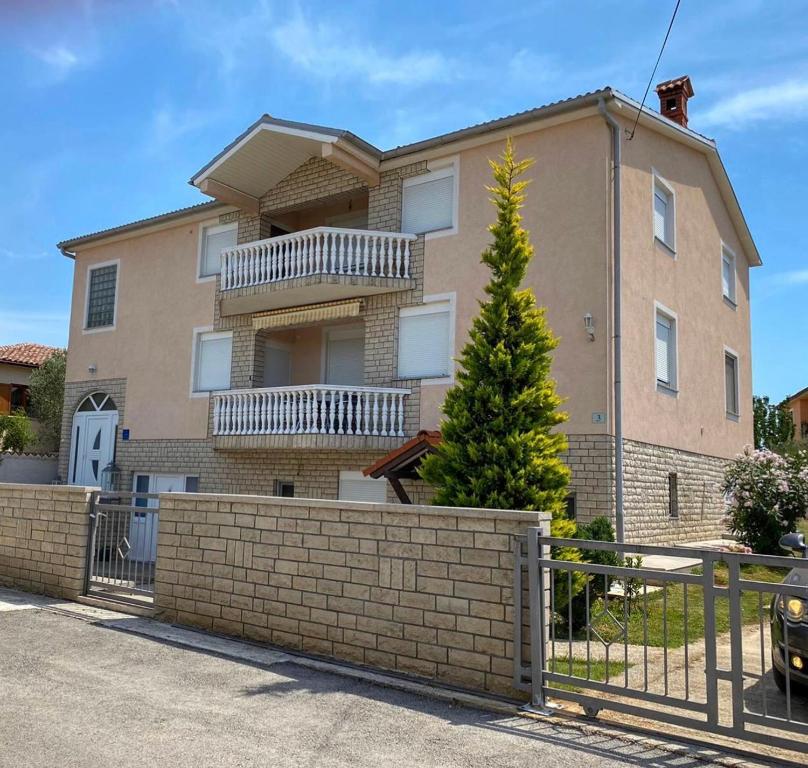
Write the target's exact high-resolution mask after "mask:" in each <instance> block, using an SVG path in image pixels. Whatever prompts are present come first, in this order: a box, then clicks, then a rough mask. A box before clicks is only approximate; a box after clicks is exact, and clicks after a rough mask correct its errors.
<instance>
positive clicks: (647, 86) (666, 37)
mask: <svg viewBox="0 0 808 768" xmlns="http://www.w3.org/2000/svg"><path fill="white" fill-rule="evenodd" d="M681 2H682V0H676V7H675V8H674V9H673V15H672V16H671V23H670V24H668V31H667V32H666V33H665V39H664V40H663V41H662V47H661V48H660V49H659V56H657V60H656V64H654V71H653V72H652V73H651V77H649V78H648V85H646V86H645V93H644V94H643V97H642V102H641V103H640V111H639V112H637V119H636V120H635V121H634V126H633V127H632V129H631V134H630V135H629V137H628V141H631V140H632V139H633V138H634V132H635V131H636V130H637V123H639V122H640V115H641V114H642V109H643V107H644V106H645V100H646V99H647V98H648V91H649V90H651V83H653V82H654V76H655V75H656V71H657V67H658V66H659V62H660V60H661V59H662V53H663V52H664V51H665V46H666V45H667V43H668V37H670V34H671V30H672V29H673V22H674V20H675V19H676V14H677V13H678V11H679V3H681Z"/></svg>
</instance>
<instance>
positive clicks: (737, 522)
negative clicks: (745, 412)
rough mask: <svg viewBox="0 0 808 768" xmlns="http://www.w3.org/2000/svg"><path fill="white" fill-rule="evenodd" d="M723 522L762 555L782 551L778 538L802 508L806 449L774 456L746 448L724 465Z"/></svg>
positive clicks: (806, 493) (806, 497)
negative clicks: (724, 506)
mask: <svg viewBox="0 0 808 768" xmlns="http://www.w3.org/2000/svg"><path fill="white" fill-rule="evenodd" d="M724 492H725V493H726V494H727V503H728V510H727V527H728V529H729V530H730V531H731V532H732V533H733V534H734V535H735V537H736V538H737V539H738V541H739V542H740V543H741V544H745V545H747V546H748V547H751V549H752V551H753V552H755V553H757V554H762V555H778V554H782V552H781V550H780V547H779V546H778V542H779V541H780V537H781V536H783V535H784V534H786V533H791V532H793V531H794V530H796V527H797V522H798V521H799V520H801V519H803V518H804V517H805V516H806V514H808V451H806V450H796V451H793V452H791V453H790V454H789V455H786V456H780V455H779V454H777V453H774V452H772V451H769V450H767V449H765V448H764V449H762V450H759V451H758V450H755V451H752V450H750V449H749V448H747V449H746V450H745V451H744V453H743V454H741V455H740V456H737V457H736V458H735V459H733V461H732V462H731V463H730V464H729V465H728V466H727V469H726V471H725V473H724Z"/></svg>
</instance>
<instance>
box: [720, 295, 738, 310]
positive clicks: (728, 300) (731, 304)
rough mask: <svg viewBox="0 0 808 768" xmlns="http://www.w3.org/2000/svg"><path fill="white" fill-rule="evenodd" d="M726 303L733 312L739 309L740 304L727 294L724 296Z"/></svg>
mask: <svg viewBox="0 0 808 768" xmlns="http://www.w3.org/2000/svg"><path fill="white" fill-rule="evenodd" d="M722 298H723V299H724V304H726V305H727V306H728V307H729V308H730V309H731V310H732V311H733V312H734V311H735V310H737V309H738V305H737V304H736V303H735V302H734V301H733V300H732V299H731V298H730V297H729V296H727V295H726V294H724V295H723V296H722Z"/></svg>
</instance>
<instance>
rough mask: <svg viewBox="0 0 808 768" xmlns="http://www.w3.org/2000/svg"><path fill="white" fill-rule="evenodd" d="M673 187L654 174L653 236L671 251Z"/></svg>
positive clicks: (672, 239)
mask: <svg viewBox="0 0 808 768" xmlns="http://www.w3.org/2000/svg"><path fill="white" fill-rule="evenodd" d="M674 222H675V199H674V194H673V189H672V188H671V187H670V186H669V185H668V184H667V183H666V182H665V181H663V180H662V179H661V178H660V177H659V176H657V175H656V174H654V237H655V238H656V239H657V240H658V241H659V242H661V243H663V244H664V245H666V246H667V247H668V248H669V249H670V250H671V251H674V250H675V249H676V242H675V240H676V237H675V231H674Z"/></svg>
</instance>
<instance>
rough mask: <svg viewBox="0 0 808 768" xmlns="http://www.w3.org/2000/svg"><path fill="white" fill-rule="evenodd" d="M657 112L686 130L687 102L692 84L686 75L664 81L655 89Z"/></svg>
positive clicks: (690, 94) (691, 91)
mask: <svg viewBox="0 0 808 768" xmlns="http://www.w3.org/2000/svg"><path fill="white" fill-rule="evenodd" d="M655 90H656V92H657V95H658V96H659V111H660V112H661V113H662V114H663V115H664V116H665V117H667V118H668V120H673V122H674V123H678V124H679V125H681V126H683V127H684V128H687V100H688V99H689V98H690V97H691V96H692V95H693V83H691V82H690V78H689V77H688V76H687V75H683V76H682V77H677V78H675V79H673V80H666V81H665V82H664V83H660V84H659V85H658V86H657V87H656V89H655Z"/></svg>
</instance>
